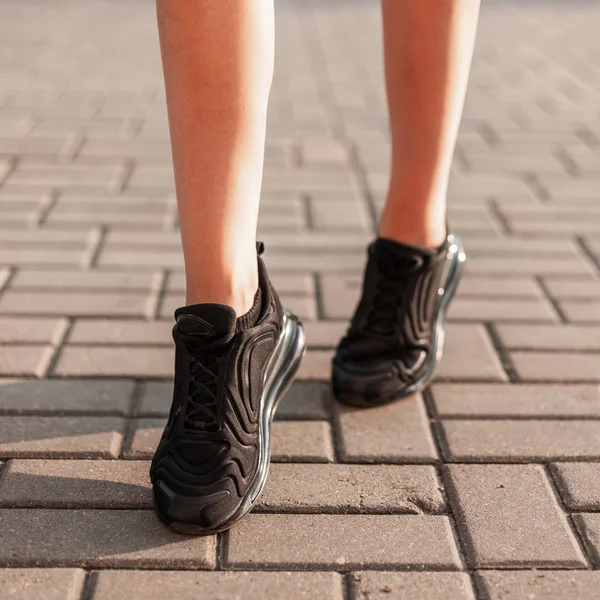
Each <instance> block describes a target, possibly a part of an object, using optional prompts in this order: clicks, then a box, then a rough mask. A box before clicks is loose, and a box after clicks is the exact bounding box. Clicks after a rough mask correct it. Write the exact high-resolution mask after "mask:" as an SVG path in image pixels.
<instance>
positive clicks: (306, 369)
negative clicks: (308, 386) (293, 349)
mask: <svg viewBox="0 0 600 600" xmlns="http://www.w3.org/2000/svg"><path fill="white" fill-rule="evenodd" d="M332 358H333V350H313V349H309V350H308V351H307V352H306V354H305V355H304V358H303V359H302V364H301V365H300V369H299V370H298V374H297V376H296V377H297V379H298V380H303V379H304V380H306V379H309V380H313V379H319V380H324V381H329V379H330V378H331V360H332Z"/></svg>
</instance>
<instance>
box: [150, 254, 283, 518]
mask: <svg viewBox="0 0 600 600" xmlns="http://www.w3.org/2000/svg"><path fill="white" fill-rule="evenodd" d="M259 281H260V285H261V293H262V307H261V312H260V316H259V318H258V322H257V323H256V325H255V326H254V327H251V328H248V329H243V330H241V331H236V315H235V312H234V311H233V309H232V308H230V307H228V306H225V305H220V304H198V305H194V306H188V307H184V308H181V309H178V310H177V311H176V313H175V320H176V323H175V326H174V328H173V338H174V340H175V346H176V352H175V382H174V392H173V404H172V406H171V411H170V415H169V420H168V423H167V426H166V428H165V432H164V434H163V438H162V440H161V442H160V444H159V447H158V449H157V452H156V455H155V457H154V460H153V463H152V468H151V473H152V479H153V481H154V482H155V483H156V482H157V481H159V480H160V481H162V482H164V484H163V485H166V488H168V490H170V491H172V492H175V493H176V494H179V495H183V496H189V497H199V498H200V500H199V502H200V503H199V504H197V505H196V507H195V508H190V509H189V510H183V509H182V510H180V513H181V514H179V515H173V514H171V513H173V507H172V506H171V507H169V506H168V498H167V497H166V496H164V494H162V493H161V492H160V489H159V490H158V491H157V487H158V488H159V487H160V486H155V500H156V503H157V508H158V509H159V512H161V513H163V514H169V515H170V518H176V519H180V520H182V521H186V520H188V521H193V522H195V523H197V524H198V525H200V526H203V527H206V528H210V527H216V526H217V525H218V523H219V522H222V521H223V520H225V519H226V518H228V517H229V516H230V515H231V513H233V512H234V511H235V509H236V508H237V507H238V506H239V505H240V503H241V501H242V499H243V498H244V496H245V495H246V493H247V491H248V489H249V487H250V485H251V483H252V481H253V478H254V475H255V473H256V469H257V464H258V458H259V452H260V440H259V437H260V436H259V417H260V404H261V403H260V399H261V393H262V385H263V379H264V374H265V371H266V369H267V364H268V362H269V358H270V356H271V355H272V353H273V350H274V348H275V346H276V344H277V340H278V337H279V333H280V331H281V326H282V322H283V316H282V308H281V304H280V302H279V299H278V298H277V296H276V294H275V292H274V290H273V289H272V287H271V285H270V283H269V280H268V276H267V273H266V269H265V267H264V264H263V263H262V260H261V259H260V258H259ZM163 496H164V497H163ZM201 498H208V499H211V498H214V499H215V501H214V502H202V501H201ZM161 502H162V503H163V504H164V506H161ZM184 513H186V514H184Z"/></svg>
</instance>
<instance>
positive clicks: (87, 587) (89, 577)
mask: <svg viewBox="0 0 600 600" xmlns="http://www.w3.org/2000/svg"><path fill="white" fill-rule="evenodd" d="M97 583H98V573H97V572H92V571H87V570H86V572H85V578H84V580H83V585H82V588H81V596H80V597H79V600H92V599H93V597H94V595H95V593H96V586H97Z"/></svg>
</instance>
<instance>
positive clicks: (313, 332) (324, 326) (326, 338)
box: [302, 321, 348, 348]
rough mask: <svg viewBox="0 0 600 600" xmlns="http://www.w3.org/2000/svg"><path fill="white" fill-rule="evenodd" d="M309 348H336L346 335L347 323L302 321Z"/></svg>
mask: <svg viewBox="0 0 600 600" xmlns="http://www.w3.org/2000/svg"><path fill="white" fill-rule="evenodd" d="M302 325H303V326H304V332H305V334H306V343H307V344H308V347H309V348H311V347H312V348H336V347H337V345H338V343H339V341H340V340H341V339H342V337H343V336H344V335H345V334H346V330H347V329H348V321H304V322H303V323H302Z"/></svg>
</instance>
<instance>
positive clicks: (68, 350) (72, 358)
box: [54, 346, 173, 378]
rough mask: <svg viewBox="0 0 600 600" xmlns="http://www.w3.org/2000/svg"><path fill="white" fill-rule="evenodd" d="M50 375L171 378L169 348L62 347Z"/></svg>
mask: <svg viewBox="0 0 600 600" xmlns="http://www.w3.org/2000/svg"><path fill="white" fill-rule="evenodd" d="M54 374H55V375H58V376H61V377H64V376H69V377H71V376H77V377H82V376H83V377H90V376H92V377H94V376H95V377H98V376H101V377H102V376H110V377H160V378H171V377H173V349H172V348H144V347H136V346H129V347H128V346H118V347H109V346H66V347H65V348H64V349H63V351H62V352H61V354H60V356H59V359H58V364H57V365H56V368H55V370H54Z"/></svg>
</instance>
